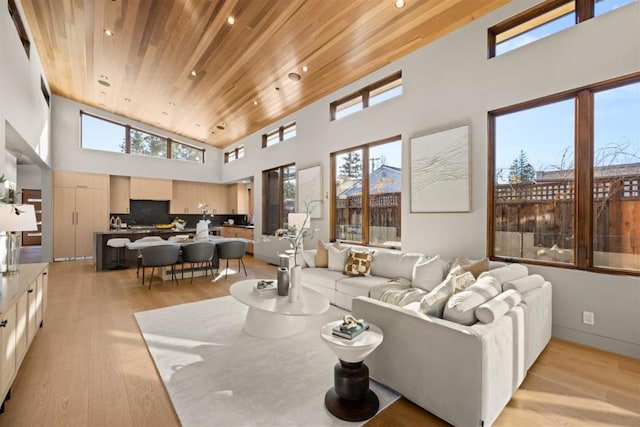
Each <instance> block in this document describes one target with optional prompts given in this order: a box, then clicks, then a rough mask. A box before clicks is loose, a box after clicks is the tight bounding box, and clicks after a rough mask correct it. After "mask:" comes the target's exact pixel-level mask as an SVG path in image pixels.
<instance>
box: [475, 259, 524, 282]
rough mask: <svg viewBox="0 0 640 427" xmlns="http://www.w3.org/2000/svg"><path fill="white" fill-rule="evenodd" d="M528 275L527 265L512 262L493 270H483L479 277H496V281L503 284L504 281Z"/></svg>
mask: <svg viewBox="0 0 640 427" xmlns="http://www.w3.org/2000/svg"><path fill="white" fill-rule="evenodd" d="M528 275H529V269H528V268H527V266H525V265H522V264H515V263H514V264H509V265H506V266H504V267H500V268H494V269H493V270H489V271H485V272H484V273H482V274H481V275H480V277H484V276H493V277H495V278H496V279H498V282H500V283H502V284H504V283H506V282H511V281H512V280H517V279H520V278H522V277H526V276H528ZM480 277H478V278H480Z"/></svg>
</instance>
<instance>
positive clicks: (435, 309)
mask: <svg viewBox="0 0 640 427" xmlns="http://www.w3.org/2000/svg"><path fill="white" fill-rule="evenodd" d="M454 281H455V279H454V277H453V276H448V277H447V278H446V279H445V280H444V281H443V282H442V283H440V284H439V285H438V286H436V287H435V288H434V289H433V290H432V291H431V292H429V293H428V294H427V295H425V296H424V297H423V298H422V300H420V311H421V312H422V313H424V314H426V315H429V316H433V317H442V313H443V311H444V306H445V305H446V304H447V301H448V300H449V298H450V297H451V295H453V287H454Z"/></svg>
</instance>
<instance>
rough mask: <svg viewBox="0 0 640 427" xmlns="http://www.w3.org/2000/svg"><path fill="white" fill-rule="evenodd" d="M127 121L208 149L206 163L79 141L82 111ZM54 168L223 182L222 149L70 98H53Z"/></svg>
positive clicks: (141, 127)
mask: <svg viewBox="0 0 640 427" xmlns="http://www.w3.org/2000/svg"><path fill="white" fill-rule="evenodd" d="M81 110H82V111H86V112H87V113H92V114H95V115H97V116H99V117H104V118H106V119H110V120H113V121H115V122H118V123H122V124H128V125H131V126H134V127H136V128H137V129H141V130H144V131H148V132H150V133H155V134H158V135H161V136H167V137H171V138H172V139H174V138H175V139H176V140H177V141H182V142H184V143H186V144H190V145H193V146H196V147H200V148H204V149H205V163H203V164H202V163H201V164H198V163H194V162H183V161H178V160H169V159H160V158H156V157H145V156H132V155H129V154H123V153H111V152H107V151H98V150H84V149H82V148H81V145H80V111H81ZM52 120H53V126H52V128H53V129H52V133H53V169H54V170H65V171H74V172H92V173H104V174H110V175H125V176H142V177H149V178H170V179H175V180H182V181H200V182H220V165H221V164H222V154H221V153H222V150H220V149H218V148H214V147H212V146H210V145H206V144H202V143H200V142H198V141H194V140H192V139H189V138H185V137H183V136H179V135H175V134H173V133H170V132H167V131H164V130H161V129H158V128H155V127H153V126H149V125H146V124H143V123H139V122H136V121H134V120H131V119H128V118H126V117H122V116H118V115H115V114H111V113H109V112H107V111H103V110H100V109H97V108H94V107H91V106H88V105H84V104H80V103H78V102H75V101H72V100H70V99H67V98H63V97H60V96H53V98H52Z"/></svg>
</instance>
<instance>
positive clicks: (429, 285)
mask: <svg viewBox="0 0 640 427" xmlns="http://www.w3.org/2000/svg"><path fill="white" fill-rule="evenodd" d="M443 274H444V262H442V259H440V255H436V256H434V257H433V258H429V259H427V260H426V261H421V262H417V263H416V264H415V265H414V267H413V277H412V280H411V286H413V287H415V288H421V289H424V290H426V291H431V290H433V288H435V287H436V286H438V285H439V284H440V282H442V277H443Z"/></svg>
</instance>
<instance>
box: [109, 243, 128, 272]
mask: <svg viewBox="0 0 640 427" xmlns="http://www.w3.org/2000/svg"><path fill="white" fill-rule="evenodd" d="M127 243H131V240H129V239H126V238H122V237H116V238H113V239H109V240H107V246H109V247H111V248H115V249H116V253H117V254H116V265H115V266H114V267H111V268H110V270H123V269H125V268H127V267H126V266H124V265H122V264H121V263H120V250H121V249H122V248H124V247H126V246H127Z"/></svg>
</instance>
